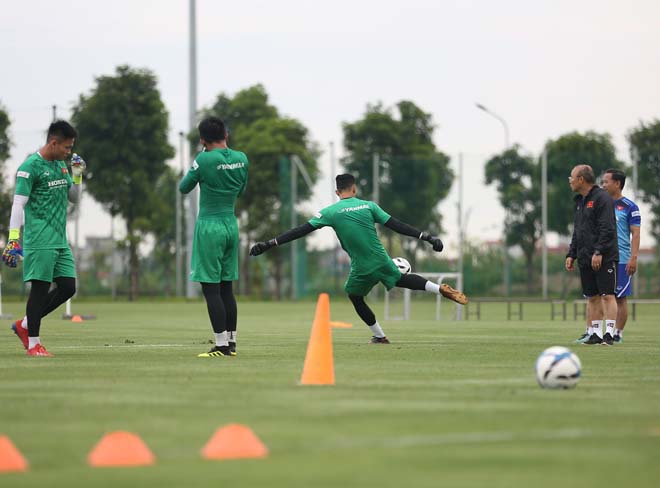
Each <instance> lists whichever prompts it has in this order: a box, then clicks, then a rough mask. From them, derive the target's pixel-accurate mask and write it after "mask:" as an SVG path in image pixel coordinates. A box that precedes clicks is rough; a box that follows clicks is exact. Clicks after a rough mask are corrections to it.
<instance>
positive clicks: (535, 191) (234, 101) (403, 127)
mask: <svg viewBox="0 0 660 488" xmlns="http://www.w3.org/2000/svg"><path fill="white" fill-rule="evenodd" d="M205 115H217V116H219V117H221V118H223V119H224V120H225V121H226V123H227V126H228V130H229V134H230V145H231V146H232V147H235V148H237V149H240V150H242V151H244V152H245V153H246V154H247V155H248V157H249V159H250V163H251V171H250V176H249V184H248V189H247V191H246V193H245V195H244V196H243V197H242V198H241V199H239V202H238V204H237V215H238V216H239V220H240V226H241V232H242V234H243V237H244V238H243V243H244V247H245V249H244V252H243V254H245V255H246V254H247V252H246V251H247V249H248V246H249V243H250V242H253V241H255V240H262V239H264V238H269V237H272V236H273V235H276V234H277V233H279V232H281V231H282V230H283V224H285V223H286V215H287V212H286V209H285V208H284V207H285V205H286V199H284V198H283V188H288V186H287V185H288V183H287V181H286V178H287V174H288V173H287V172H288V171H289V168H288V164H287V163H283V158H287V157H290V156H291V155H296V156H298V157H299V158H300V160H301V161H302V163H303V165H304V166H305V169H306V171H307V173H308V175H309V177H310V179H311V182H312V183H315V182H316V181H317V179H318V177H319V175H320V168H319V157H320V155H321V150H320V148H319V146H318V144H317V143H315V142H314V141H313V140H312V139H311V137H310V133H309V130H308V129H307V128H306V127H305V126H304V124H303V123H302V122H300V121H299V120H297V119H295V118H292V117H288V116H286V115H283V114H282V113H281V112H280V110H279V109H278V108H277V107H275V106H274V105H272V103H271V102H270V100H269V97H268V93H267V91H266V89H265V88H264V87H263V86H262V85H254V86H251V87H248V88H246V89H243V90H240V91H239V92H237V93H236V94H234V95H233V96H230V95H227V94H226V93H219V94H218V95H217V98H216V100H215V101H214V103H213V104H211V105H210V106H208V107H204V108H202V109H201V110H200V113H199V117H200V118H202V117H203V116H205ZM168 118H169V114H168V111H167V108H166V107H165V104H164V103H163V101H162V99H161V96H160V92H159V90H158V85H157V79H156V76H155V75H154V73H153V72H151V71H150V70H148V69H137V68H132V67H129V66H119V67H117V69H116V71H115V73H114V74H113V75H106V76H100V77H98V78H97V79H96V83H95V87H94V88H93V89H92V90H91V92H90V93H86V94H81V95H80V96H79V98H78V100H77V101H76V103H75V104H74V107H73V111H72V117H71V121H72V123H73V124H74V126H75V127H76V128H77V130H78V133H79V137H78V141H77V143H76V149H77V152H79V153H81V154H83V155H84V157H85V159H86V161H87V163H88V171H87V173H86V175H85V184H86V191H87V193H88V194H89V195H91V196H92V197H93V198H94V199H95V200H96V201H98V202H99V203H101V204H102V205H103V206H104V207H105V208H106V209H107V211H108V212H109V213H110V214H111V215H112V216H113V217H114V216H119V217H121V218H122V219H123V221H124V223H125V226H126V238H125V239H124V240H123V241H122V242H120V243H119V244H120V245H121V246H124V247H125V249H126V250H127V254H128V256H129V263H128V269H129V273H130V281H129V282H130V297H135V296H137V294H138V292H139V288H140V284H139V279H140V272H139V270H140V256H139V253H138V249H139V246H140V243H141V242H143V241H144V240H145V239H146V238H147V237H148V236H152V237H153V238H154V242H155V246H154V249H153V253H152V256H151V257H150V259H151V260H152V261H153V262H156V263H158V265H159V266H161V267H162V269H163V270H164V276H165V279H166V280H167V279H169V278H171V277H172V276H173V274H174V263H175V260H174V253H175V242H176V232H175V215H176V204H175V201H176V195H175V191H174V188H175V185H176V182H177V180H178V179H179V178H180V177H181V175H180V174H178V171H177V170H175V169H174V168H172V167H171V166H169V165H168V164H167V161H168V160H170V159H171V158H173V157H174V154H175V151H174V148H173V147H172V145H171V144H170V143H169V141H168V127H169V121H168ZM9 128H10V117H9V114H8V113H7V111H6V109H4V108H3V107H2V106H1V105H0V170H4V169H5V168H4V164H5V161H6V160H7V159H8V158H9V156H10V147H11V140H10V136H9V134H10V130H9ZM342 129H343V136H344V140H343V146H344V150H345V151H344V152H345V154H346V156H345V158H344V159H343V161H342V163H343V165H344V167H345V168H346V169H347V170H348V171H350V172H352V173H354V174H355V175H356V177H357V179H358V181H359V182H360V186H361V193H362V195H364V196H365V197H370V196H371V195H373V194H374V190H375V185H374V183H375V182H374V178H373V175H374V160H375V161H376V164H377V166H378V174H379V178H378V182H377V183H378V191H377V192H376V193H377V194H379V195H380V202H381V203H382V205H383V206H384V207H385V208H386V209H387V210H388V211H389V212H390V213H392V214H393V215H397V216H400V217H401V218H403V219H404V220H406V221H407V222H409V223H410V224H411V225H414V226H417V227H422V228H425V229H428V230H430V231H432V232H434V233H440V234H441V233H442V231H443V226H442V218H441V215H440V214H439V212H438V204H439V203H440V202H441V201H442V200H443V199H444V198H446V196H447V194H448V193H449V190H450V189H451V185H452V183H453V181H454V174H453V172H452V170H451V167H450V157H449V156H448V155H447V154H445V153H443V152H442V151H441V150H439V149H438V148H437V147H436V146H435V144H434V142H433V133H434V130H435V123H434V121H433V117H432V115H431V114H430V113H427V112H425V111H424V110H423V109H422V108H420V107H418V106H417V105H416V104H415V103H413V102H411V101H408V100H402V101H400V102H398V103H397V104H396V105H395V106H393V107H386V106H384V105H383V104H381V103H376V104H369V105H367V107H366V110H365V112H364V114H363V115H362V117H361V118H359V119H358V120H356V121H352V122H344V123H343V124H342ZM188 139H189V141H190V146H191V149H192V151H193V153H195V152H196V151H197V150H198V149H199V148H198V141H197V135H196V134H195V133H191V134H188ZM628 142H629V143H630V147H631V149H632V151H631V152H632V154H633V157H635V158H636V160H637V162H638V168H639V190H640V192H641V198H642V200H643V201H645V202H646V203H648V204H649V205H650V207H651V211H652V213H653V218H652V234H653V236H654V237H655V238H656V240H658V239H659V238H660V121H659V120H653V121H650V122H640V124H639V125H638V126H637V127H634V128H632V129H630V131H629V133H628ZM544 150H545V152H546V154H547V161H548V201H549V202H551V205H549V207H548V211H549V214H548V216H549V229H550V230H552V231H555V232H558V233H559V234H560V235H568V233H569V232H570V225H571V223H572V210H571V209H572V197H571V192H570V189H569V187H568V184H567V181H566V177H567V175H568V174H569V173H570V169H571V168H572V167H573V165H575V164H577V163H587V164H590V165H592V166H593V167H594V170H595V171H596V173H597V174H598V173H600V172H602V171H604V170H605V169H607V168H610V167H617V168H623V169H626V168H625V165H624V164H623V162H621V161H619V160H617V158H616V152H615V148H614V146H613V144H612V142H611V138H610V136H609V135H608V134H601V133H596V132H586V133H583V134H581V133H577V132H572V133H569V134H565V135H562V136H560V137H558V138H557V139H554V140H549V141H548V142H547V143H546V145H545V149H544ZM375 158H376V159H375ZM484 176H485V181H486V183H487V184H493V185H496V188H497V190H498V193H499V198H500V203H501V204H502V206H503V207H504V209H505V210H506V214H507V218H506V239H507V243H508V244H509V245H511V246H513V245H519V246H520V247H521V248H522V250H523V254H524V256H525V259H526V261H527V263H528V264H529V266H528V269H529V271H528V277H527V279H528V284H529V286H531V284H532V281H533V279H534V276H533V271H532V266H531V263H532V260H533V258H534V253H535V250H536V244H537V242H538V239H539V237H540V231H541V228H540V226H541V222H540V218H541V214H540V213H541V210H540V200H541V191H540V181H541V176H540V164H539V159H538V157H535V156H532V155H531V154H528V153H526V152H524V151H523V149H522V148H521V147H520V146H519V145H514V146H512V147H510V148H507V149H506V150H505V151H504V152H502V153H501V154H496V155H494V156H493V157H492V158H490V159H489V160H488V162H487V163H486V167H485V175H484ZM8 181H9V183H7V182H6V181H4V180H0V209H1V211H0V234H2V235H6V233H7V225H8V223H9V213H10V210H11V197H12V192H13V185H12V184H11V181H12V180H11V179H10V180H8ZM296 192H297V195H298V201H305V200H308V199H309V198H310V197H311V191H310V189H309V188H308V186H307V185H306V184H305V182H304V181H303V180H302V179H299V181H298V182H297V187H296ZM289 205H290V202H289ZM303 217H304V216H303ZM385 238H386V241H387V244H388V247H389V248H390V249H392V248H393V246H399V247H404V248H406V247H407V249H409V250H410V251H412V250H413V249H414V248H415V246H416V245H417V243H415V242H414V241H413V240H409V239H408V240H401V241H398V240H397V241H396V242H395V239H398V237H397V236H395V235H392V234H389V233H387V232H386V233H385ZM276 251H277V250H276ZM409 255H410V256H411V257H414V256H415V253H414V252H410V253H409ZM265 259H266V261H264V264H260V266H266V267H267V268H268V270H266V271H267V272H268V273H272V275H273V276H275V277H276V280H277V282H278V283H279V282H281V280H282V274H283V268H284V266H285V261H286V258H285V254H284V253H282V252H273V253H269V254H268V255H267V257H266V258H265ZM241 266H242V277H241V280H242V281H244V282H245V287H244V292H247V293H249V292H250V283H251V282H252V280H251V279H250V278H249V270H250V268H249V267H248V265H247V260H245V259H244V260H243V262H242V264H241Z"/></svg>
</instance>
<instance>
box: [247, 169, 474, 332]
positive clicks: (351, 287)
mask: <svg viewBox="0 0 660 488" xmlns="http://www.w3.org/2000/svg"><path fill="white" fill-rule="evenodd" d="M336 183H337V191H336V193H337V196H338V197H339V201H338V202H337V203H335V204H333V205H330V206H329V207H326V208H324V209H323V210H321V211H320V212H319V213H317V214H316V215H315V216H314V218H312V219H311V220H310V221H309V222H307V223H306V224H303V225H301V226H299V227H296V228H295V229H291V230H288V231H287V232H285V233H284V234H281V235H279V236H277V237H276V238H275V239H271V240H269V241H267V242H257V243H256V244H255V245H254V246H252V249H250V255H251V256H258V255H259V254H262V253H264V252H266V251H267V250H268V249H270V248H272V247H274V246H279V245H281V244H284V243H286V242H289V241H292V240H294V239H299V238H301V237H304V236H306V235H307V234H309V233H310V232H313V231H315V230H317V229H320V228H321V227H326V226H329V227H332V228H333V229H334V231H335V233H336V234H337V237H338V238H339V242H340V243H341V246H342V248H343V249H344V250H345V251H346V252H347V253H348V255H349V256H350V258H351V272H350V274H349V276H348V280H346V284H345V285H344V289H345V290H346V293H348V298H349V299H350V300H351V302H352V303H353V306H354V307H355V311H356V312H357V314H358V315H359V316H360V318H361V319H362V320H363V321H364V323H365V324H367V326H368V327H369V329H370V330H371V333H372V334H373V337H372V338H371V341H370V343H371V344H389V343H390V341H389V339H388V338H387V337H386V336H385V333H384V332H383V329H382V328H381V326H380V324H379V323H378V321H377V320H376V316H375V315H374V313H373V311H372V310H371V308H369V306H368V305H367V304H366V302H365V301H364V297H365V296H366V295H367V294H368V293H369V291H371V289H372V288H373V287H374V286H375V285H376V284H377V283H379V282H380V283H383V284H384V285H385V287H386V288H387V289H388V290H390V289H392V288H394V287H395V286H397V287H400V288H408V289H410V290H423V291H428V292H431V293H436V294H441V295H442V296H444V297H446V298H448V299H450V300H452V301H454V302H456V303H460V304H462V305H465V304H466V303H467V301H468V300H467V298H466V296H465V295H464V294H463V293H461V292H460V291H458V290H454V289H453V288H452V287H450V286H449V285H447V284H442V285H438V284H437V283H432V282H430V281H428V280H427V279H426V278H423V277H421V276H419V275H415V274H401V271H399V269H398V268H397V267H396V265H395V264H394V263H393V262H392V259H391V258H390V257H389V255H388V254H387V252H386V251H385V248H383V245H382V244H381V242H380V240H379V239H378V234H376V228H375V224H376V223H379V224H383V225H384V226H385V227H387V228H389V229H391V230H393V231H395V232H398V233H399V234H403V235H406V236H410V237H414V238H416V239H421V240H423V241H426V242H428V243H429V244H431V245H432V246H433V250H434V251H436V252H440V251H442V249H443V244H442V241H441V240H440V239H439V238H438V237H434V236H432V235H430V234H429V233H427V232H421V231H419V230H417V229H415V228H414V227H412V226H410V225H408V224H406V223H404V222H401V221H400V220H398V219H396V218H394V217H392V216H390V215H389V214H388V213H387V212H385V211H384V210H383V209H381V208H380V207H379V206H378V205H377V204H376V203H374V202H370V201H367V200H360V199H358V198H356V194H357V188H356V186H355V178H354V177H353V176H352V175H350V174H343V175H338V176H337V178H336Z"/></svg>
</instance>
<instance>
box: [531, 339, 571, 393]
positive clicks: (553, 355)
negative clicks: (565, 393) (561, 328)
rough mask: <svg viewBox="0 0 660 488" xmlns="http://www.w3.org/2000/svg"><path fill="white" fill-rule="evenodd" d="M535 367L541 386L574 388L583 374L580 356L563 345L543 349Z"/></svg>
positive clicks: (537, 379)
mask: <svg viewBox="0 0 660 488" xmlns="http://www.w3.org/2000/svg"><path fill="white" fill-rule="evenodd" d="M534 369H535V370H536V381H538V383H539V386H540V387H541V388H553V389H555V388H564V389H566V388H574V387H575V385H577V382H578V381H579V379H580V375H581V374H582V364H581V363H580V358H578V357H577V356H576V355H575V354H574V353H572V352H571V351H570V350H569V349H567V348H565V347H561V346H554V347H549V348H548V349H546V350H545V351H543V352H542V353H541V355H540V356H539V357H538V359H537V360H536V365H535V366H534Z"/></svg>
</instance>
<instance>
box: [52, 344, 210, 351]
mask: <svg viewBox="0 0 660 488" xmlns="http://www.w3.org/2000/svg"><path fill="white" fill-rule="evenodd" d="M203 345H204V344H197V345H196V344H108V345H107V346H105V345H104V346H57V349H76V350H94V349H119V348H132V349H137V348H140V349H148V348H158V347H199V346H203ZM207 345H208V344H207ZM53 350H55V348H53Z"/></svg>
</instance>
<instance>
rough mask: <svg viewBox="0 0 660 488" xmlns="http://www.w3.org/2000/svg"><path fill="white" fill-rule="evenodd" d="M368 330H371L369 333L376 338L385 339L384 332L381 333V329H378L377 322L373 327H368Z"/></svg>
mask: <svg viewBox="0 0 660 488" xmlns="http://www.w3.org/2000/svg"><path fill="white" fill-rule="evenodd" d="M369 330H371V333H372V334H373V335H375V336H376V337H385V332H383V329H381V328H380V324H379V323H378V321H376V323H375V324H374V325H370V326H369Z"/></svg>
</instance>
